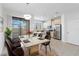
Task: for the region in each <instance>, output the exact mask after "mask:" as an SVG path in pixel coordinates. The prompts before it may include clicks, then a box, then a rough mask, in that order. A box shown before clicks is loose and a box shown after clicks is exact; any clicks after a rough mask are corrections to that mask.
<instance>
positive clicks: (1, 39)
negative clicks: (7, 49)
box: [0, 4, 4, 55]
mask: <svg viewBox="0 0 79 59" xmlns="http://www.w3.org/2000/svg"><path fill="white" fill-rule="evenodd" d="M0 17H3V15H2V5H1V4H0ZM3 46H4V33H3V32H0V55H1V53H2V49H3Z"/></svg>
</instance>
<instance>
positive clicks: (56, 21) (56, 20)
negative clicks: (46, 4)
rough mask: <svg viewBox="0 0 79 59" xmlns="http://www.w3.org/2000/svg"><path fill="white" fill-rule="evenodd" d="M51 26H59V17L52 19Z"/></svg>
mask: <svg viewBox="0 0 79 59" xmlns="http://www.w3.org/2000/svg"><path fill="white" fill-rule="evenodd" d="M52 24H61V17H56V18H54V19H52Z"/></svg>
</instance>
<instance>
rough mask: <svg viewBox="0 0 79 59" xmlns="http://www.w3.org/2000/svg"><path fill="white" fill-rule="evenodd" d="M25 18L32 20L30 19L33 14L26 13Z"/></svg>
mask: <svg viewBox="0 0 79 59" xmlns="http://www.w3.org/2000/svg"><path fill="white" fill-rule="evenodd" d="M24 18H25V19H26V20H30V19H31V18H32V16H31V15H30V14H25V15H24Z"/></svg>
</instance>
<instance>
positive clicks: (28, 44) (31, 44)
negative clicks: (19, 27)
mask: <svg viewBox="0 0 79 59" xmlns="http://www.w3.org/2000/svg"><path fill="white" fill-rule="evenodd" d="M20 39H21V46H22V47H23V48H24V50H26V48H27V49H28V52H29V55H31V51H32V50H33V51H34V50H36V49H37V53H38V54H39V47H40V46H39V45H40V44H42V43H45V42H49V40H47V39H44V38H43V39H39V37H37V36H35V37H29V38H24V39H23V38H20ZM33 51H32V52H33ZM25 53H26V52H25Z"/></svg>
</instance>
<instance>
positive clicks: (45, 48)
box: [45, 46, 47, 55]
mask: <svg viewBox="0 0 79 59" xmlns="http://www.w3.org/2000/svg"><path fill="white" fill-rule="evenodd" d="M45 54H46V55H47V46H45Z"/></svg>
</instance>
